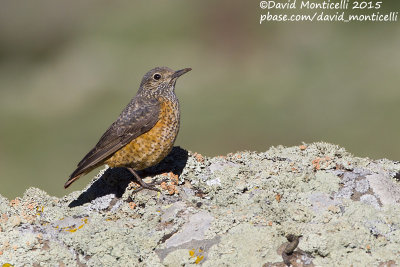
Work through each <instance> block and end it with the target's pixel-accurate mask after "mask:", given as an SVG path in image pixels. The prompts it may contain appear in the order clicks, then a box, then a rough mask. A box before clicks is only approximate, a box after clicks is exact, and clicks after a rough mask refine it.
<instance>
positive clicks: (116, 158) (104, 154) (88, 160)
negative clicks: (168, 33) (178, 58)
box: [64, 67, 191, 190]
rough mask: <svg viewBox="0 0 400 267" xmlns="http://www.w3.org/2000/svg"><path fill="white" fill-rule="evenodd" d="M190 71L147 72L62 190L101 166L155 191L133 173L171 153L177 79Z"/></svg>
mask: <svg viewBox="0 0 400 267" xmlns="http://www.w3.org/2000/svg"><path fill="white" fill-rule="evenodd" d="M190 70H191V68H186V69H182V70H178V71H173V70H171V69H170V68H167V67H157V68H154V69H152V70H150V71H149V72H147V73H146V74H145V75H144V77H143V79H142V82H141V83H140V87H139V90H138V92H137V94H136V96H135V97H134V98H132V100H131V101H130V102H129V104H128V105H127V106H126V108H125V109H124V110H123V111H122V112H121V114H120V115H119V117H118V119H117V120H116V121H115V122H113V124H111V126H110V127H109V128H108V129H107V131H106V132H105V133H104V134H103V136H102V137H101V138H100V140H99V141H98V143H97V144H96V146H95V147H94V148H93V149H92V150H90V152H89V153H88V154H87V155H86V156H85V157H84V158H83V159H82V160H81V161H80V162H79V163H78V167H77V168H76V170H75V171H74V172H73V173H72V174H71V176H70V178H69V179H68V181H67V182H66V183H65V185H64V187H65V188H67V187H68V186H70V184H72V183H73V182H74V181H75V180H77V179H78V178H79V177H80V176H82V175H85V174H87V173H88V172H90V171H91V170H93V169H95V168H97V167H98V166H100V165H103V164H107V165H108V166H110V167H112V168H113V167H125V168H127V169H128V170H129V171H130V172H131V173H132V174H133V175H134V176H135V177H136V179H137V180H138V182H139V183H140V185H141V186H142V188H147V189H152V190H157V189H156V188H154V187H153V186H150V185H149V184H146V183H145V182H143V181H142V179H141V178H140V177H139V175H138V174H137V173H136V172H135V171H138V170H143V169H145V168H148V167H151V166H153V165H155V164H157V163H159V162H160V161H161V160H162V159H163V158H165V156H167V155H168V153H169V152H170V151H171V149H172V146H173V144H174V142H175V139H176V136H177V135H178V131H179V116H180V114H179V102H178V98H177V97H176V95H175V84H176V80H177V79H178V77H180V76H181V75H182V74H185V73H186V72H188V71H190Z"/></svg>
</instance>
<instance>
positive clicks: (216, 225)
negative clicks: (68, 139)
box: [0, 143, 400, 266]
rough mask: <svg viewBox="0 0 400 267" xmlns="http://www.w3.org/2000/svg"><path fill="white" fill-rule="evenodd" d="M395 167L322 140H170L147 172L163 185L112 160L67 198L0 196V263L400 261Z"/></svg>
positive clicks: (37, 193)
mask: <svg viewBox="0 0 400 267" xmlns="http://www.w3.org/2000/svg"><path fill="white" fill-rule="evenodd" d="M399 171H400V164H399V163H398V162H394V161H390V160H386V159H385V160H378V161H374V160H370V159H368V158H357V157H354V156H352V155H351V154H349V153H347V152H346V151H345V149H343V148H340V147H338V146H335V145H331V144H327V143H313V144H303V145H301V146H296V147H283V146H279V147H272V148H270V149H269V150H268V151H266V152H262V153H256V152H238V153H235V154H228V155H227V156H226V157H215V158H208V157H205V156H201V155H200V154H197V153H191V152H187V151H185V150H183V149H181V148H178V147H175V148H174V149H173V151H172V152H171V154H170V155H169V156H168V157H167V158H166V159H165V160H164V161H162V162H161V163H160V164H158V165H157V166H155V167H152V168H150V169H148V170H145V171H143V172H140V175H141V176H142V177H146V176H150V177H153V180H157V181H164V187H163V188H168V190H164V189H163V190H162V192H161V193H157V192H155V191H149V190H141V191H137V190H136V189H137V185H136V183H134V182H133V181H134V180H132V179H133V178H132V177H131V175H130V174H129V172H127V171H126V170H124V169H108V168H105V169H104V170H102V171H101V172H100V173H99V174H98V175H97V176H96V177H95V178H94V179H93V181H92V182H91V183H90V184H89V185H88V186H87V188H85V189H84V190H82V191H79V192H72V193H71V194H69V195H66V196H65V197H63V198H56V197H51V196H49V195H48V194H47V193H46V192H43V191H42V190H40V189H37V188H30V189H28V190H27V191H26V193H25V194H24V196H23V197H22V198H17V199H15V200H13V201H9V200H7V199H6V198H4V197H2V196H0V229H1V230H0V264H3V265H4V264H11V265H13V266H24V265H29V266H32V265H37V266H39V265H40V266H195V265H199V264H201V265H203V266H221V265H222V266H285V265H286V264H292V265H294V266H350V265H353V266H379V265H381V266H384V265H387V266H389V265H390V266H395V265H396V264H397V265H399V264H400V249H399V248H400V180H399V178H398V177H400V176H399ZM177 175H178V176H177ZM82 179H85V178H82ZM148 179H150V178H148ZM62 182H63V181H60V183H62ZM171 188H172V189H173V190H170V189H171Z"/></svg>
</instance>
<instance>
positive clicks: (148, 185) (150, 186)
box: [127, 168, 160, 192]
mask: <svg viewBox="0 0 400 267" xmlns="http://www.w3.org/2000/svg"><path fill="white" fill-rule="evenodd" d="M127 169H128V170H129V171H130V172H131V173H132V174H133V176H135V178H136V180H137V181H138V182H139V184H140V185H141V187H140V188H138V190H137V191H140V190H142V189H149V190H154V191H157V192H160V189H158V188H156V187H155V186H154V185H157V184H158V183H145V182H144V181H143V180H142V178H140V176H139V175H138V174H137V173H136V172H135V171H134V170H133V169H132V168H127Z"/></svg>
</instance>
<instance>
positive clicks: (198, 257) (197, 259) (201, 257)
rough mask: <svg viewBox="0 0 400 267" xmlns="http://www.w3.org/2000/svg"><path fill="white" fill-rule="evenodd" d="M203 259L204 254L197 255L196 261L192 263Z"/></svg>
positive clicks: (197, 262)
mask: <svg viewBox="0 0 400 267" xmlns="http://www.w3.org/2000/svg"><path fill="white" fill-rule="evenodd" d="M203 259H204V256H203V255H201V256H197V258H196V261H195V262H194V263H196V264H199V263H200V262H201V261H202V260H203Z"/></svg>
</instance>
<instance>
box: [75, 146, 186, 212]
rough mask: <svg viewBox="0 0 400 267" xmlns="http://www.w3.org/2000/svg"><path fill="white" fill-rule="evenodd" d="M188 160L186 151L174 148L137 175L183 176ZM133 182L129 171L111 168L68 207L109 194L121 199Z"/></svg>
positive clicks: (133, 179) (133, 178)
mask: <svg viewBox="0 0 400 267" xmlns="http://www.w3.org/2000/svg"><path fill="white" fill-rule="evenodd" d="M188 158H189V155H188V152H187V151H186V150H184V149H182V148H180V147H173V149H172V151H171V152H170V153H169V154H168V156H166V157H165V158H164V159H163V160H162V161H161V162H160V163H158V164H157V165H155V166H153V167H150V168H147V169H145V170H142V171H138V172H137V173H138V174H139V176H140V177H142V178H144V177H147V176H156V175H158V174H161V173H165V172H173V173H174V174H176V175H181V174H182V171H183V168H184V167H185V166H186V162H187V160H188ZM132 181H136V179H135V177H134V176H133V175H132V174H131V173H130V172H129V171H128V170H127V169H125V168H109V169H107V170H106V171H105V172H104V174H103V175H102V176H101V177H100V178H99V179H97V180H96V181H95V182H94V183H93V184H92V185H91V186H90V187H89V188H88V189H87V190H86V191H84V192H82V193H81V194H80V196H79V197H78V198H77V199H75V200H74V201H72V202H71V203H70V204H69V205H68V207H70V208H73V207H77V206H81V205H84V204H86V203H89V202H91V201H92V200H94V199H96V198H99V197H102V196H105V195H109V194H114V195H115V197H117V198H120V197H121V196H122V195H123V194H124V192H125V190H126V188H127V187H128V185H129V183H130V182H132Z"/></svg>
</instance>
